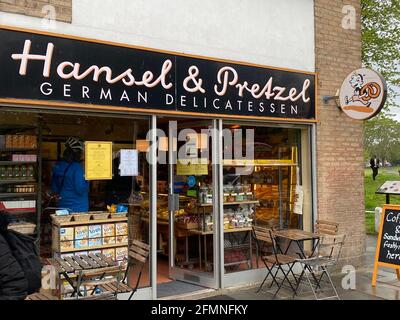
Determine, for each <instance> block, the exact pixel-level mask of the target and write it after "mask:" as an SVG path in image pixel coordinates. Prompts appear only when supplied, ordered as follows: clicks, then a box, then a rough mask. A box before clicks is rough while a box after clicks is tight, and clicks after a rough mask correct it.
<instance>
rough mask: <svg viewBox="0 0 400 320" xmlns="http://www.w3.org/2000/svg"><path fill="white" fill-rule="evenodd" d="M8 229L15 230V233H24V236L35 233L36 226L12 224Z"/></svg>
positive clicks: (31, 224)
mask: <svg viewBox="0 0 400 320" xmlns="http://www.w3.org/2000/svg"><path fill="white" fill-rule="evenodd" d="M8 229H10V230H14V231H16V232H19V233H22V234H27V235H32V234H34V233H35V229H36V224H33V223H16V224H10V225H9V227H8Z"/></svg>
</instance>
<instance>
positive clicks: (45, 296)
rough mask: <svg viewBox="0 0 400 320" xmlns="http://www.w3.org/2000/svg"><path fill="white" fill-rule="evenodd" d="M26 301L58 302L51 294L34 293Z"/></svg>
mask: <svg viewBox="0 0 400 320" xmlns="http://www.w3.org/2000/svg"><path fill="white" fill-rule="evenodd" d="M25 300H32V301H44V300H58V298H57V297H54V296H52V295H51V294H49V293H40V292H37V293H33V294H31V295H29V296H27V297H26V299H25Z"/></svg>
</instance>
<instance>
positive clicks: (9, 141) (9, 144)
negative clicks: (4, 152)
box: [5, 134, 13, 149]
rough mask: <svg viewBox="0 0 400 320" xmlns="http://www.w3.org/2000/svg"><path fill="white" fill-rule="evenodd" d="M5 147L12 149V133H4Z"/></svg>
mask: <svg viewBox="0 0 400 320" xmlns="http://www.w3.org/2000/svg"><path fill="white" fill-rule="evenodd" d="M5 147H6V148H7V149H12V148H13V137H12V135H9V134H8V135H6V142H5Z"/></svg>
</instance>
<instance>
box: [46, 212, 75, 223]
mask: <svg viewBox="0 0 400 320" xmlns="http://www.w3.org/2000/svg"><path fill="white" fill-rule="evenodd" d="M71 218H72V217H71V216H68V215H67V216H57V215H55V214H52V215H51V219H52V220H53V222H54V223H55V224H60V223H65V222H70V221H71Z"/></svg>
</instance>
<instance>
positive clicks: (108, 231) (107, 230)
mask: <svg viewBox="0 0 400 320" xmlns="http://www.w3.org/2000/svg"><path fill="white" fill-rule="evenodd" d="M103 237H115V224H114V223H107V224H103Z"/></svg>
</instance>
